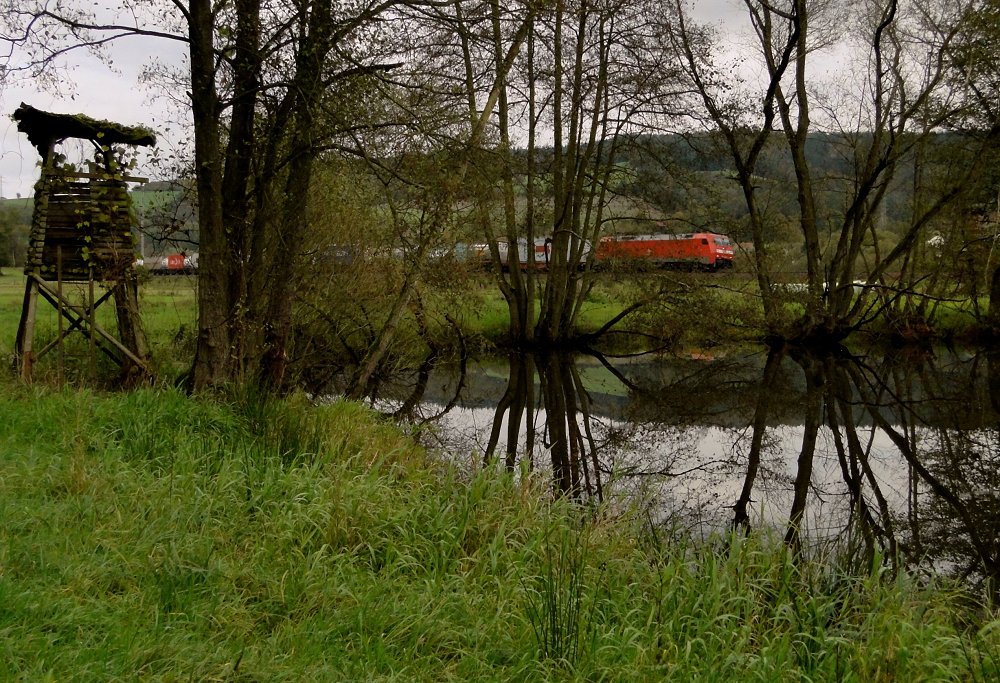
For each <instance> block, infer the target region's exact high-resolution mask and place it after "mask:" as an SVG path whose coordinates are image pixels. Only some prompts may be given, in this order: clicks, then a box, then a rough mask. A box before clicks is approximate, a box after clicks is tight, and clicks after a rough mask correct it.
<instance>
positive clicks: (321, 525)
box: [0, 383, 1000, 681]
mask: <svg viewBox="0 0 1000 683" xmlns="http://www.w3.org/2000/svg"><path fill="white" fill-rule="evenodd" d="M0 449H2V451H3V453H4V458H3V459H2V460H0V678H3V679H5V680H83V681H88V680H94V681H97V680H117V679H124V678H141V679H143V680H178V679H191V678H193V679H197V680H217V679H220V680H221V679H231V680H425V681H431V680H433V681H440V680H463V681H464V680H625V681H630V680H635V681H644V680H673V681H718V680H727V681H742V680H768V681H772V680H804V679H808V680H831V681H832V680H848V681H872V680H955V681H958V680H990V679H992V678H994V677H995V674H996V671H997V656H996V653H997V652H1000V649H998V648H1000V637H998V636H1000V631H998V630H997V628H996V624H997V623H998V622H997V621H996V617H995V615H993V614H992V613H989V612H979V613H970V612H968V611H967V610H966V608H965V607H963V605H965V604H967V603H965V602H963V601H961V600H960V599H959V598H960V594H959V593H957V592H956V591H954V590H953V589H948V588H945V587H940V586H939V587H935V586H927V585H921V584H919V583H918V582H916V581H915V580H914V579H912V578H909V577H907V576H905V575H903V576H900V577H897V578H893V577H891V576H890V575H889V574H888V573H886V572H883V571H881V570H880V569H879V566H878V565H877V564H876V565H875V566H874V568H873V569H871V570H869V571H862V573H860V574H852V573H849V572H847V571H846V570H844V569H843V568H842V567H841V566H840V564H839V563H837V562H835V561H832V560H824V559H822V558H817V559H813V560H804V559H797V558H795V557H794V556H792V555H791V554H790V553H788V552H786V551H785V550H784V549H783V548H782V547H781V546H780V544H772V543H771V542H770V541H769V540H768V539H766V538H751V539H742V538H730V539H725V540H724V542H723V541H713V542H708V543H706V542H698V541H694V540H692V539H689V538H686V537H684V536H682V535H675V537H674V538H673V539H672V540H670V541H669V542H661V543H657V542H655V540H654V539H655V538H657V536H656V535H651V534H650V532H649V531H648V529H647V530H645V531H643V530H642V529H641V528H640V526H639V525H638V524H633V523H632V521H631V520H632V515H630V514H625V515H624V516H621V517H619V518H617V519H616V518H613V517H612V516H611V515H610V512H611V511H610V510H608V511H602V512H601V513H600V514H599V515H598V516H597V517H588V519H587V520H586V521H585V522H581V514H582V511H581V510H579V509H578V508H576V507H574V506H573V505H572V504H571V503H569V502H568V501H564V500H553V499H552V498H551V494H550V493H548V491H549V487H548V486H547V485H546V483H545V482H543V481H540V480H538V479H536V478H535V477H534V476H533V475H531V474H530V473H528V472H521V473H519V474H518V475H517V476H512V475H509V474H506V473H497V472H494V471H483V472H478V473H470V472H464V471H462V470H460V469H458V468H457V467H455V466H453V465H449V464H446V463H443V462H441V461H438V460H435V459H433V458H431V457H429V456H428V455H427V454H426V453H424V452H423V451H421V450H420V449H419V448H417V447H416V446H415V445H414V444H413V443H412V442H411V441H410V440H409V439H407V438H406V437H404V436H402V435H400V433H399V432H398V430H397V429H396V428H395V427H394V426H392V425H390V424H387V423H384V422H381V421H379V420H378V419H377V418H376V417H374V416H373V415H372V414H371V413H370V412H369V411H367V410H366V409H364V408H362V407H360V406H358V405H356V404H351V403H343V402H336V403H331V404H326V405H321V406H315V405H311V404H310V403H309V402H308V401H307V400H306V399H305V397H303V396H301V395H297V396H294V397H292V398H291V399H289V400H286V401H273V400H266V399H263V398H261V397H256V396H245V397H243V398H242V399H240V400H238V401H219V400H209V399H207V398H202V399H191V398H188V397H186V396H184V395H182V394H180V393H178V392H175V391H163V390H159V391H154V390H144V391H139V392H136V393H133V394H128V395H112V396H102V395H98V394H94V393H89V392H76V393H72V392H51V391H43V390H38V389H34V390H32V389H26V388H23V387H19V386H15V385H13V384H9V383H8V384H2V385H0ZM636 517H639V516H638V515H637V516H636ZM659 533H661V532H657V534H659ZM958 624H970V626H965V627H963V626H958ZM539 655H541V656H539Z"/></svg>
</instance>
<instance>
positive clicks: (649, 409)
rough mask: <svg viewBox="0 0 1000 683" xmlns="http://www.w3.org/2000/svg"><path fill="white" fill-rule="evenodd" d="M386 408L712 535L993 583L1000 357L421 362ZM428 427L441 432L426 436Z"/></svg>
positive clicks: (507, 462) (498, 457)
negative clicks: (765, 539) (735, 533)
mask: <svg viewBox="0 0 1000 683" xmlns="http://www.w3.org/2000/svg"><path fill="white" fill-rule="evenodd" d="M403 386H404V385H399V386H397V387H396V388H395V389H390V388H383V390H381V391H380V392H379V393H378V397H379V398H378V399H377V400H376V404H377V405H379V406H380V407H382V408H383V409H386V410H388V411H390V412H395V413H396V414H397V416H405V418H406V419H407V420H409V421H411V422H413V423H414V424H418V425H423V428H422V429H419V430H418V434H420V437H421V438H422V439H423V440H424V441H425V442H426V443H428V444H429V445H431V446H434V447H437V448H440V449H442V450H443V451H445V452H448V453H452V454H454V455H455V456H456V457H459V458H462V459H463V460H464V459H465V458H467V457H469V455H470V454H472V458H473V459H475V460H476V461H478V462H479V463H480V465H482V464H484V463H485V464H486V465H492V464H495V465H496V466H500V467H506V468H509V469H516V468H517V467H519V466H524V467H527V468H532V469H536V470H539V469H542V468H544V469H545V470H546V471H550V472H551V477H552V482H553V488H554V489H555V490H556V491H558V492H559V493H560V494H562V495H568V496H573V497H575V498H577V499H579V500H581V501H600V500H605V501H608V502H609V503H610V504H612V505H616V504H618V503H619V502H620V501H623V500H627V501H629V502H630V503H632V502H636V501H639V502H640V503H641V504H643V505H645V506H647V509H649V510H650V514H651V516H652V517H654V518H655V519H656V520H657V521H659V522H661V523H666V522H668V521H669V523H671V524H673V525H675V526H678V525H679V526H683V527H684V528H685V529H686V530H687V531H688V532H696V533H706V532H707V531H709V530H719V529H723V528H726V527H736V528H739V529H745V530H747V531H749V530H751V529H755V528H763V529H773V530H780V533H781V534H782V536H783V538H784V541H785V542H786V543H787V544H788V545H789V546H790V547H792V548H794V549H796V550H799V551H805V550H810V549H814V548H816V547H817V546H828V544H830V543H831V542H834V541H836V543H837V546H838V548H839V549H840V550H841V551H842V552H843V551H845V550H846V554H847V556H850V557H854V558H856V559H857V561H858V562H869V561H870V560H871V558H872V557H873V556H874V555H875V554H876V553H880V554H882V555H883V556H884V557H886V558H889V560H890V561H893V562H895V561H903V562H906V563H907V564H908V565H910V566H911V567H922V568H926V569H927V570H930V571H934V572H939V573H940V572H947V573H954V574H956V575H959V576H962V577H964V578H966V579H969V580H975V581H990V582H994V581H995V580H996V579H997V578H1000V516H998V513H1000V497H998V493H997V492H998V485H1000V481H998V480H1000V439H998V437H1000V428H998V427H1000V420H998V414H1000V357H998V356H997V355H993V356H986V355H976V354H973V353H952V352H940V353H939V354H933V353H929V352H922V353H916V354H914V353H900V352H896V353H891V354H887V355H877V354H867V355H864V356H861V357H858V356H853V355H851V354H849V353H847V352H845V351H843V350H839V351H838V350H831V351H828V352H827V353H825V354H821V355H817V354H811V353H805V352H802V351H798V350H794V349H785V348H778V349H770V350H758V351H754V352H752V353H742V354H732V355H730V356H728V357H723V358H705V357H697V358H680V359H679V358H652V359H650V358H642V359H608V358H602V357H598V356H583V355H578V356H566V355H559V354H544V355H535V356H532V355H528V354H511V355H509V356H508V357H506V358H499V359H487V360H481V361H475V362H470V363H469V364H468V366H466V365H465V364H464V363H463V364H460V365H457V366H451V365H448V364H444V365H442V364H434V365H430V364H429V365H427V366H426V367H424V368H421V369H419V370H418V371H416V372H415V373H414V375H413V376H412V377H411V378H410V382H409V384H407V385H405V386H406V388H405V390H404V389H402V387H403ZM430 425H433V427H430Z"/></svg>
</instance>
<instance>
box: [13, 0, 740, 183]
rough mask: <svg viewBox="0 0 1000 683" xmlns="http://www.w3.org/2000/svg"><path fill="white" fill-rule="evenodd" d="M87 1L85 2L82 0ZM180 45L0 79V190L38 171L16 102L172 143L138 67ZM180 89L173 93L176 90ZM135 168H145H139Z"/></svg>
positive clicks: (173, 53) (713, 4) (733, 3)
mask: <svg viewBox="0 0 1000 683" xmlns="http://www.w3.org/2000/svg"><path fill="white" fill-rule="evenodd" d="M78 1H80V0H78ZM87 4H89V3H87ZM693 6H694V15H695V18H696V19H697V20H699V21H708V22H712V23H717V24H718V26H719V27H720V28H722V29H723V30H724V32H730V28H731V27H739V26H742V25H744V24H745V15H744V10H743V9H742V2H741V1H740V0H696V1H695V2H694V3H693ZM184 51H185V45H184V44H182V43H179V42H176V41H170V40H162V39H154V38H124V39H122V40H120V41H118V43H117V44H116V45H114V46H113V48H112V51H111V54H112V57H113V59H114V63H115V67H116V69H117V70H118V71H117V73H116V72H113V71H111V70H110V69H109V68H108V67H107V66H105V65H104V64H102V63H101V62H99V61H98V60H96V59H94V58H92V57H88V56H87V55H85V54H84V53H83V52H78V53H74V54H72V55H71V60H72V64H73V70H72V71H70V72H69V73H68V80H69V81H70V82H71V85H70V86H69V87H67V92H66V93H62V94H59V95H56V94H52V93H48V92H42V91H39V90H38V89H37V88H34V87H32V86H31V85H30V84H25V83H2V84H0V137H2V145H3V146H2V154H0V195H2V196H3V197H14V196H16V195H17V194H18V193H19V194H21V195H22V196H24V197H27V196H29V195H30V194H31V192H32V189H31V188H32V186H33V185H34V182H35V180H36V179H37V177H38V168H37V164H38V161H39V159H38V154H37V152H36V151H35V149H34V148H33V147H32V146H31V145H30V144H29V143H28V140H27V138H26V137H25V136H24V135H22V134H20V133H19V132H18V131H17V126H16V124H15V123H14V122H13V120H12V119H11V118H10V115H11V114H12V113H13V112H14V110H15V109H16V108H17V107H18V105H19V104H20V103H21V102H25V103H27V104H30V105H31V106H33V107H36V108H38V109H43V110H46V111H52V112H58V113H71V114H75V113H82V114H86V115H88V116H91V117H93V118H98V119H109V120H112V121H116V122H118V123H123V124H128V125H135V124H142V125H146V126H148V127H150V128H152V129H153V130H154V131H156V132H157V133H158V134H159V137H160V139H161V145H160V148H161V153H164V150H167V149H169V148H170V146H171V145H172V144H176V136H177V135H178V134H183V133H182V131H179V130H177V128H176V127H174V128H173V131H171V130H168V122H167V119H169V118H170V114H169V112H168V111H167V108H166V107H165V105H164V104H163V103H162V102H160V101H157V100H156V99H155V97H154V95H155V92H154V91H152V90H150V89H149V88H147V87H146V86H144V85H143V84H142V83H141V82H140V79H139V75H140V70H141V68H142V67H143V66H144V65H145V64H147V63H148V62H150V60H152V59H154V58H158V59H160V60H161V61H165V62H169V63H175V64H179V63H180V61H181V57H182V55H183V54H184ZM179 94H180V93H175V95H179ZM140 173H145V174H149V173H151V171H150V169H148V168H141V169H140Z"/></svg>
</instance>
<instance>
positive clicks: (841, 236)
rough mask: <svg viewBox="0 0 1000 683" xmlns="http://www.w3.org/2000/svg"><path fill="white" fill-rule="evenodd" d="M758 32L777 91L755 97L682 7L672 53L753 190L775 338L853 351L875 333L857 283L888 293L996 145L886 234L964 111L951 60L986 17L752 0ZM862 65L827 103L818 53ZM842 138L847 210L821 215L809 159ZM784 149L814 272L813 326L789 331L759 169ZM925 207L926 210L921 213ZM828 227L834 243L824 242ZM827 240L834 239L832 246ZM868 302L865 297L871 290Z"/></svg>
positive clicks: (767, 88)
mask: <svg viewBox="0 0 1000 683" xmlns="http://www.w3.org/2000/svg"><path fill="white" fill-rule="evenodd" d="M744 4H745V6H746V9H747V18H748V25H749V28H750V30H751V31H752V35H753V36H754V37H755V39H756V44H757V47H758V49H759V62H760V64H761V66H762V67H763V73H764V74H765V77H764V79H763V82H762V83H761V84H760V89H759V91H758V92H757V93H756V95H748V94H747V93H746V92H740V93H739V96H738V97H733V95H732V91H733V89H734V88H736V89H737V90H739V88H738V84H735V83H733V81H732V79H731V77H730V76H728V75H727V74H722V73H720V72H719V71H718V70H717V69H716V68H715V67H714V65H713V63H712V57H711V53H710V52H708V51H706V50H705V49H704V47H703V46H704V44H705V34H704V32H702V31H699V30H698V29H697V28H696V27H693V26H691V25H690V21H689V19H688V18H687V17H686V15H685V13H684V7H683V5H682V4H681V3H680V2H679V1H678V2H677V4H676V7H677V11H678V13H679V15H680V19H679V21H678V23H677V25H676V26H675V27H674V32H673V40H674V48H675V49H676V51H677V53H678V54H679V55H681V56H682V57H683V59H684V60H685V62H686V65H687V71H688V75H689V78H690V79H691V83H692V84H693V87H694V88H695V89H696V90H697V91H698V93H699V95H700V98H701V102H702V110H703V112H704V115H705V117H706V119H707V120H708V121H709V122H710V123H711V125H712V126H713V127H714V128H715V129H716V130H717V131H718V132H719V134H720V135H721V137H722V138H723V140H724V141H725V143H726V145H727V147H728V149H729V152H730V155H731V157H732V160H733V164H734V167H735V169H736V174H735V179H736V181H737V182H738V183H739V184H740V187H741V188H742V190H743V194H744V198H745V200H746V206H747V210H748V215H749V220H750V223H751V228H752V230H751V232H752V234H753V240H754V247H755V253H756V257H755V263H756V268H757V279H758V284H759V286H760V290H761V296H762V299H763V305H764V310H765V316H766V319H767V321H768V325H769V327H770V328H771V332H772V333H775V334H778V335H781V336H784V337H790V338H794V339H800V340H818V341H823V342H826V341H829V340H837V339H841V338H843V337H845V336H846V335H847V334H849V333H850V332H851V331H852V330H853V329H856V327H857V326H858V325H859V324H861V322H863V321H864V319H865V316H866V313H867V312H868V311H869V308H868V307H867V306H868V304H867V300H866V297H864V296H862V297H855V296H854V291H853V290H854V287H853V283H854V281H855V280H861V281H863V282H864V283H865V284H866V285H867V286H868V287H869V288H870V287H871V286H874V285H884V284H886V280H887V278H890V277H891V276H892V275H894V273H895V272H898V270H897V269H900V268H901V264H902V263H903V261H904V260H905V258H906V257H907V255H908V254H910V253H911V251H912V249H913V247H914V245H915V244H916V243H917V240H918V237H919V235H920V234H921V233H922V232H923V231H924V230H925V229H926V227H927V226H928V225H929V224H931V222H932V221H933V220H934V219H935V218H936V217H938V216H939V215H940V214H941V212H942V211H943V210H944V209H945V208H946V207H947V206H948V205H949V204H950V203H952V202H954V201H955V199H956V198H957V197H958V196H959V195H960V194H961V192H962V191H963V189H964V188H965V187H966V185H967V183H968V181H969V179H970V178H971V177H973V176H974V175H975V174H976V173H977V172H978V171H979V169H980V167H981V164H982V163H983V160H984V153H985V151H986V150H987V149H988V148H989V145H991V144H992V143H993V142H994V138H995V133H993V132H991V133H990V134H989V135H986V136H981V137H980V138H979V139H978V140H977V141H976V143H975V144H974V145H973V148H972V149H971V150H970V153H969V154H968V155H967V156H966V158H965V162H964V163H963V165H961V166H959V167H953V168H950V169H949V172H948V174H947V181H946V182H943V183H940V184H937V185H936V186H935V187H934V188H933V192H930V191H929V190H930V188H924V189H925V190H928V191H925V192H923V193H921V194H920V196H919V200H918V199H917V198H915V199H914V207H913V210H912V212H911V213H912V215H911V218H910V220H909V221H908V223H907V225H906V226H905V227H904V228H903V229H902V230H901V231H899V232H898V233H897V234H889V233H887V232H886V231H883V230H881V226H880V216H881V215H882V212H883V210H884V204H885V201H886V197H887V194H888V191H889V189H890V188H891V187H892V184H893V183H894V182H895V181H896V180H897V178H898V176H899V174H900V170H901V168H903V167H904V166H905V165H907V164H909V163H911V162H912V160H913V159H914V155H916V154H917V153H918V150H919V149H920V148H921V146H922V145H923V144H925V142H926V141H927V140H929V139H931V138H932V137H933V136H934V135H935V134H936V133H938V132H940V131H941V130H943V129H944V128H945V127H946V126H948V124H949V123H950V122H954V121H956V120H957V119H958V118H959V117H961V116H962V113H963V112H964V111H965V110H966V108H967V106H968V104H967V102H965V101H963V100H961V99H956V98H955V97H953V96H952V91H951V88H950V86H951V81H950V80H949V78H948V76H949V60H948V58H947V55H948V54H949V52H950V50H951V49H952V47H953V45H954V44H955V42H956V39H957V36H959V35H960V32H961V30H962V28H963V26H964V25H965V22H966V21H967V18H968V13H969V10H970V8H971V7H972V6H973V4H974V3H972V2H961V3H933V2H927V3H924V2H900V1H898V0H885V1H883V2H873V1H868V0H866V1H863V2H851V3H846V4H845V3H828V2H822V1H820V0H786V1H784V2H779V3H767V2H758V1H757V0H745V3H744ZM845 28H846V29H849V30H847V31H846V34H847V37H846V39H847V40H848V41H849V43H848V44H850V45H851V46H852V47H854V49H855V53H856V54H858V55H860V58H859V59H858V60H857V64H856V65H855V68H856V73H855V74H854V75H853V78H852V80H851V84H852V85H853V86H854V87H853V88H850V89H847V90H844V91H840V92H837V93H835V94H834V93H832V92H831V91H826V92H825V93H824V92H823V89H822V87H821V86H820V84H819V83H818V82H816V81H814V80H813V71H812V68H811V67H812V60H813V58H814V56H815V54H816V52H817V51H818V50H821V49H824V48H826V47H828V46H830V45H831V41H833V39H834V37H835V36H836V35H838V34H839V33H845ZM822 131H828V132H832V133H835V134H836V135H837V136H838V139H839V140H841V141H842V142H843V143H844V145H843V146H844V148H845V149H846V150H847V153H846V154H845V160H846V161H847V162H848V163H849V169H850V170H849V172H848V174H847V177H846V178H842V179H839V180H838V185H839V190H838V191H839V192H840V193H841V195H842V201H841V205H840V207H839V208H838V209H837V210H836V212H833V213H829V212H828V213H827V214H825V215H824V214H823V213H822V211H821V202H820V201H819V196H820V194H821V192H823V191H824V190H823V183H824V180H827V179H821V178H818V177H816V175H815V173H814V170H813V168H812V165H811V164H810V160H809V155H808V152H807V148H808V145H809V143H810V139H811V136H812V135H813V134H814V133H816V132H822ZM772 140H774V141H775V142H774V144H779V142H780V145H781V146H782V147H783V149H784V152H785V153H786V154H787V155H788V157H789V158H790V160H791V164H792V167H793V168H794V179H793V183H794V185H793V186H794V192H795V196H796V205H797V211H798V216H797V222H798V227H799V232H800V235H801V240H802V248H803V253H804V256H805V262H806V268H807V281H808V291H809V295H808V298H807V303H806V309H805V313H804V315H802V316H801V317H800V318H798V319H797V320H795V321H794V322H793V324H791V325H788V324H786V321H785V320H784V319H783V316H782V313H783V310H784V309H783V308H782V307H781V306H780V305H779V304H780V293H779V292H778V291H777V290H776V289H775V288H774V287H773V285H772V277H771V268H772V267H771V264H770V263H769V260H768V257H767V253H768V246H769V244H768V230H767V227H768V226H767V225H766V223H765V220H764V215H763V212H762V211H761V209H760V204H759V187H758V178H757V175H756V173H757V169H758V161H759V159H760V156H761V153H762V151H763V150H764V148H765V146H767V145H769V144H771V141H772ZM918 201H919V204H918V203H917V202H918ZM821 225H826V226H827V227H826V230H825V231H823V230H822V229H821ZM824 232H825V233H826V234H824ZM866 290H867V288H866Z"/></svg>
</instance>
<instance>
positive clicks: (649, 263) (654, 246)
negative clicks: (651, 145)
mask: <svg viewBox="0 0 1000 683" xmlns="http://www.w3.org/2000/svg"><path fill="white" fill-rule="evenodd" d="M474 246H476V247H478V251H477V252H475V253H477V254H478V255H479V257H480V258H481V259H483V260H484V261H485V260H488V259H489V251H488V250H487V249H486V246H485V245H474ZM499 247H500V261H501V264H502V265H503V267H504V269H505V270H506V269H508V268H510V266H511V262H512V257H514V255H513V254H512V253H511V252H512V251H513V250H511V249H510V248H509V247H508V245H507V243H506V242H502V243H500V245H499ZM526 247H527V241H526V240H520V241H519V242H518V245H517V255H516V258H517V259H518V263H519V266H520V268H521V269H522V270H523V269H525V268H527V266H528V263H527V256H526V254H527V252H528V250H527V248H526ZM551 247H552V241H551V240H550V239H537V240H535V241H534V244H533V247H532V248H533V250H534V252H535V259H534V263H535V267H536V268H538V269H539V270H545V269H546V268H547V267H548V263H549V258H550V256H551ZM590 252H591V248H590V245H589V244H588V245H586V246H585V248H584V253H583V259H582V260H584V261H586V260H587V258H588V257H589V256H590ZM593 267H594V268H595V269H597V270H602V269H609V268H614V267H630V268H642V267H650V268H680V269H685V270H708V271H716V270H720V269H723V268H732V267H733V244H732V242H730V241H729V238H728V237H726V236H725V235H719V234H716V233H712V232H696V233H688V234H684V235H665V234H657V235H620V236H608V237H602V238H601V239H600V241H599V242H598V243H597V250H596V252H595V253H594V254H593Z"/></svg>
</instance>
